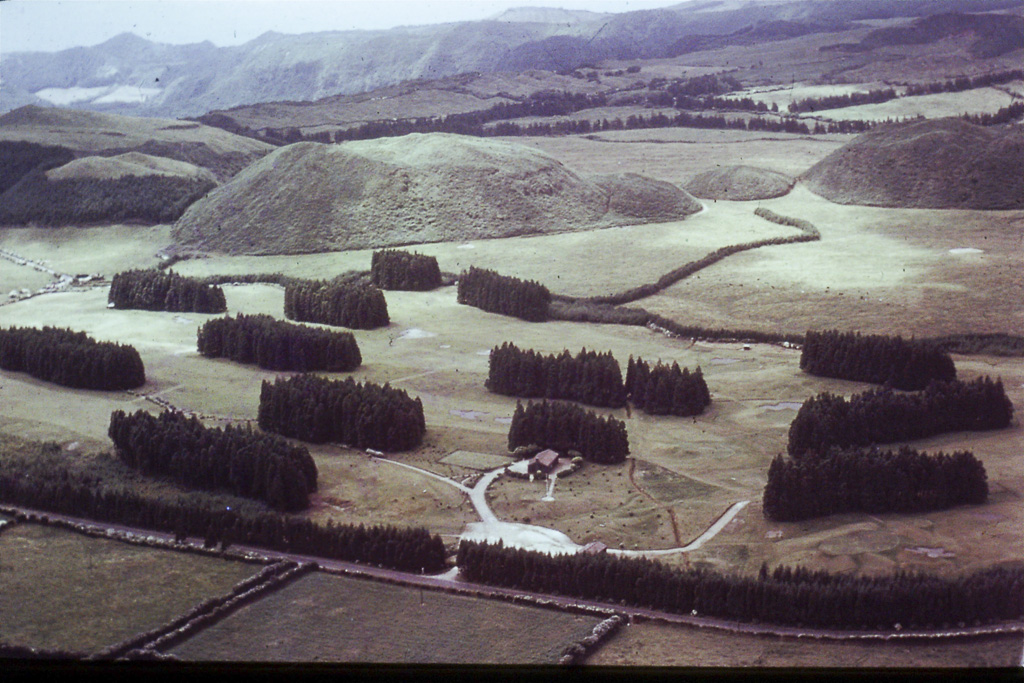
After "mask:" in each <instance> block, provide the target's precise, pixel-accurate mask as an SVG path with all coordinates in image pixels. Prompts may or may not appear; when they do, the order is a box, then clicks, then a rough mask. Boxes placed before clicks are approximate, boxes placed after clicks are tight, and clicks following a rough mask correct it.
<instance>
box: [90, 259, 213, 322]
mask: <svg viewBox="0 0 1024 683" xmlns="http://www.w3.org/2000/svg"><path fill="white" fill-rule="evenodd" d="M107 300H108V301H109V302H110V303H112V304H114V308H138V309H142V310H145V311H175V312H183V313H185V312H188V313H223V312H224V311H226V310H227V308H228V306H227V301H226V300H225V299H224V290H222V289H221V288H220V287H217V286H214V285H206V284H203V283H202V282H199V281H198V280H195V279H193V278H189V277H184V276H182V275H178V274H177V273H175V272H173V271H171V272H166V273H165V272H161V271H159V270H127V271H124V272H121V273H118V274H116V275H115V276H114V277H113V279H112V280H111V281H110V293H109V294H108V295H107Z"/></svg>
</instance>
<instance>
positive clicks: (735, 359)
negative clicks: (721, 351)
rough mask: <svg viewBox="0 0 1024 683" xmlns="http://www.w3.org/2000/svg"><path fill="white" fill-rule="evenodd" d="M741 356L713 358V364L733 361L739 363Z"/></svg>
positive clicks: (728, 363)
mask: <svg viewBox="0 0 1024 683" xmlns="http://www.w3.org/2000/svg"><path fill="white" fill-rule="evenodd" d="M739 362H740V359H739V358H712V359H711V364H712V365H732V364H733V363H739Z"/></svg>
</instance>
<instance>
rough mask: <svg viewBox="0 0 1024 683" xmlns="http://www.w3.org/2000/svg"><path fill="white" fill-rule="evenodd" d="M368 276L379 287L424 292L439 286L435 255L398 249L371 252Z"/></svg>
mask: <svg viewBox="0 0 1024 683" xmlns="http://www.w3.org/2000/svg"><path fill="white" fill-rule="evenodd" d="M370 276H371V277H372V278H373V284H374V285H376V286H377V287H380V288H381V289H406V290H413V291H417V292H425V291H428V290H431V289H435V288H437V287H440V286H441V269H440V268H439V267H438V265H437V259H436V258H435V257H433V256H427V255H425V254H415V253H414V254H410V253H409V252H407V251H399V250H398V249H383V250H381V251H375V252H373V257H372V261H371V265H370Z"/></svg>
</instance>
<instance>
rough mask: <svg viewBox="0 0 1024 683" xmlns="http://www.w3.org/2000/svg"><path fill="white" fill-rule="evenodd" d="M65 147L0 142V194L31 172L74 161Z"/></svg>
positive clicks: (70, 152) (14, 141) (20, 141)
mask: <svg viewBox="0 0 1024 683" xmlns="http://www.w3.org/2000/svg"><path fill="white" fill-rule="evenodd" d="M74 158H75V153H74V152H72V151H71V150H70V149H68V148H66V147H58V146H55V145H39V144H36V143H34V142H25V141H23V140H0V194H3V193H4V192H6V191H7V190H9V189H10V188H12V187H14V184H15V183H17V182H18V181H19V180H21V179H22V178H24V177H25V176H27V175H28V174H29V173H31V172H32V171H36V170H39V171H48V170H49V169H51V168H57V167H58V166H63V165H64V164H66V163H68V162H69V161H72V160H74ZM0 203H2V202H0Z"/></svg>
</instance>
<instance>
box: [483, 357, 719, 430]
mask: <svg viewBox="0 0 1024 683" xmlns="http://www.w3.org/2000/svg"><path fill="white" fill-rule="evenodd" d="M486 386H487V388H488V389H489V390H490V391H493V392H494V393H496V394H504V395H506V396H519V397H522V398H547V399H563V400H569V401H579V402H580V403H586V404H588V405H592V406H599V407H607V408H621V407H622V406H624V405H625V404H626V400H627V397H628V398H629V400H630V402H632V403H633V405H635V406H636V407H637V408H640V409H641V410H643V411H644V412H647V413H649V414H651V415H678V416H683V417H686V416H690V415H699V414H701V413H702V412H704V409H705V408H707V407H708V406H709V405H710V404H711V394H710V392H709V391H708V385H707V383H706V382H705V381H704V375H703V374H702V373H701V371H700V368H697V370H696V371H695V372H693V373H691V372H690V371H689V370H688V369H680V367H679V364H678V363H673V364H672V365H671V366H669V365H664V364H662V363H661V362H660V361H659V362H658V364H657V365H655V366H654V367H653V368H652V367H651V366H650V365H649V364H648V363H647V362H646V361H644V359H643V358H637V359H636V360H634V359H633V357H632V356H630V357H629V364H628V366H627V370H626V381H625V383H623V381H622V371H621V370H620V369H619V363H618V361H617V360H615V357H614V356H613V355H612V354H611V352H610V351H606V352H605V353H598V352H596V351H587V350H586V349H583V350H582V351H580V352H579V353H578V354H576V356H575V357H573V356H571V355H570V354H569V351H568V350H564V351H562V353H561V354H559V355H557V356H556V355H548V356H545V355H542V354H540V353H538V352H537V351H534V350H533V349H527V350H525V351H524V350H522V349H520V348H518V347H517V346H516V345H515V344H513V343H511V342H504V343H503V344H502V345H501V346H496V347H494V349H492V350H491V358H490V368H489V372H488V376H487V383H486Z"/></svg>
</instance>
